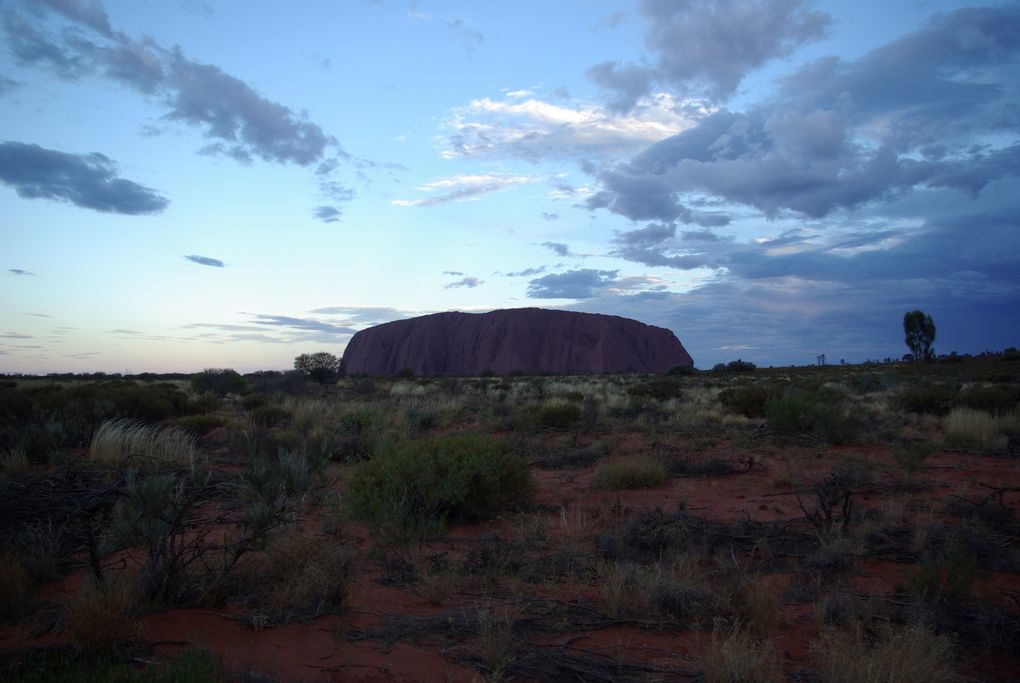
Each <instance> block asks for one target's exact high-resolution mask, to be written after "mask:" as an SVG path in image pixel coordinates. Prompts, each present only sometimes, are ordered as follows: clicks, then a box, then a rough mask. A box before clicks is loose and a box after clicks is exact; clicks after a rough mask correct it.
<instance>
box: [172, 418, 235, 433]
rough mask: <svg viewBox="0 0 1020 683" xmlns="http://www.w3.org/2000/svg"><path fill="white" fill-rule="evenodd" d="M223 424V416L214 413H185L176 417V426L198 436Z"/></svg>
mask: <svg viewBox="0 0 1020 683" xmlns="http://www.w3.org/2000/svg"><path fill="white" fill-rule="evenodd" d="M224 424H225V422H224V420H223V418H221V417H217V416H216V415H187V416H185V417H181V418H178V419H177V426H178V427H180V428H181V429H183V430H184V431H186V432H189V433H191V434H194V435H195V436H200V437H201V436H205V435H206V434H208V433H209V432H211V431H212V430H214V429H216V428H217V427H222V426H223V425H224Z"/></svg>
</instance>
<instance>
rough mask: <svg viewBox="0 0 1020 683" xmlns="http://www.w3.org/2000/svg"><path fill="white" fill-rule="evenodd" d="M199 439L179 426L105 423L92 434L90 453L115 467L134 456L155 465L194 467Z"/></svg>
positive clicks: (127, 422) (119, 420)
mask: <svg viewBox="0 0 1020 683" xmlns="http://www.w3.org/2000/svg"><path fill="white" fill-rule="evenodd" d="M197 451H198V446H197V440H196V438H195V436H194V434H189V433H188V432H186V431H184V430H183V429H179V428H177V427H157V426H154V425H147V424H145V423H144V422H141V421H139V420H130V419H123V418H121V419H116V420H106V421H105V422H103V423H102V424H101V425H99V428H98V429H97V430H96V431H95V433H94V434H93V435H92V444H91V446H90V447H89V452H90V453H91V454H92V457H93V459H95V460H97V461H98V462H101V463H103V464H106V465H115V464H119V463H122V462H124V461H125V460H127V459H128V458H131V457H140V458H145V459H149V460H150V461H152V463H153V464H157V465H158V464H160V463H173V464H177V465H188V466H191V467H193V466H194V464H195V461H196V460H197Z"/></svg>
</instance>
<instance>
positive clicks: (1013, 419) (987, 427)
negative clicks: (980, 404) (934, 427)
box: [942, 408, 1020, 450]
mask: <svg viewBox="0 0 1020 683" xmlns="http://www.w3.org/2000/svg"><path fill="white" fill-rule="evenodd" d="M942 429H943V432H944V433H945V435H946V442H947V443H949V444H950V445H952V446H959V447H963V448H966V447H976V448H982V449H987V450H997V449H1001V448H1004V447H1005V446H1006V444H1007V442H1008V439H1009V435H1010V434H1017V433H1020V416H1018V414H1017V413H1011V414H1008V415H1001V416H996V415H990V414H988V413H986V412H983V411H980V410H974V409H973V408H954V409H953V411H952V412H951V413H949V415H947V416H946V418H945V420H944V421H943V423H942Z"/></svg>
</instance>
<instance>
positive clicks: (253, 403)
mask: <svg viewBox="0 0 1020 683" xmlns="http://www.w3.org/2000/svg"><path fill="white" fill-rule="evenodd" d="M266 403H268V401H267V400H266V397H265V396H262V395H260V394H248V395H247V396H243V397H242V398H241V407H242V408H244V409H245V410H254V409H255V408H259V407H261V406H264V405H266Z"/></svg>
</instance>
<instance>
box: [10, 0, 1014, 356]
mask: <svg viewBox="0 0 1020 683" xmlns="http://www.w3.org/2000/svg"><path fill="white" fill-rule="evenodd" d="M1018 172H1020V3H1018V2H990V3H983V4H978V3H973V2H954V1H950V0H945V1H937V0H903V1H902V2H877V1H874V2H872V1H857V2H845V1H836V0H831V1H828V2H825V1H822V0H819V1H817V2H811V1H809V0H632V1H623V0H558V1H557V2H554V3H550V2H545V1H542V2H539V1H537V0H521V1H519V2H514V3H495V2H472V1H468V0H462V1H459V2H458V1H454V0H450V1H439V0H435V1H430V0H411V1H410V2H408V1H407V0H379V1H374V2H373V1H369V0H344V1H342V2H332V1H329V2H327V1H322V2H315V1H312V0H307V1H303V2H295V3H278V2H268V1H249V0H223V1H213V0H183V1H176V0H175V1H170V0H167V1H165V2H137V0H117V1H115V0H104V1H102V2H100V1H99V0H24V1H19V0H0V283H2V284H0V372H7V373H46V372H94V371H104V372H192V371H197V370H201V369H203V368H219V367H229V368H234V369H237V370H239V371H242V372H248V371H253V370H259V369H287V368H289V367H291V366H292V364H293V359H294V357H295V356H297V355H299V354H301V353H307V352H315V351H329V352H332V353H335V354H338V355H339V354H340V353H342V352H343V349H344V347H345V345H346V343H347V341H348V340H349V339H350V337H351V335H352V334H354V333H355V332H356V331H358V330H360V329H363V328H365V327H368V326H371V325H375V324H379V323H382V322H386V321H390V320H396V319H401V318H407V317H411V316H416V315H423V314H427V313H434V312H439V311H449V310H460V311H470V312H483V311H488V310H494V309H502V308H517V307H529V306H538V307H544V308H557V309H564V310H577V311H586V312H592V313H606V314H612V315H620V316H624V317H628V318H634V319H637V320H640V321H642V322H645V323H648V324H651V325H657V326H661V327H666V328H668V329H670V330H672V331H673V332H674V333H676V335H677V337H678V338H679V339H680V340H681V342H682V343H683V344H684V346H685V347H686V348H687V350H688V351H689V352H690V353H691V355H692V356H693V358H694V360H695V364H696V366H697V367H700V368H706V367H711V366H712V365H714V364H715V363H718V362H726V361H730V360H734V359H736V358H742V359H744V360H750V361H753V362H755V363H758V364H759V365H787V364H810V363H813V362H814V361H815V358H816V357H817V356H818V355H819V354H826V357H827V359H828V361H829V362H830V363H832V362H839V360H840V359H845V360H846V361H847V362H861V361H864V360H866V359H879V358H885V357H893V358H896V357H899V356H901V355H902V354H903V353H905V352H906V351H907V349H906V347H905V345H904V342H903V328H902V320H903V315H904V313H906V312H907V311H910V310H914V309H921V310H923V311H925V312H926V313H928V314H930V315H931V316H932V317H933V318H934V320H935V323H936V326H937V336H936V339H935V344H934V346H935V349H936V351H937V352H940V353H947V352H949V351H957V352H960V353H978V352H981V351H985V350H988V349H993V350H997V349H1002V348H1004V347H1007V346H1017V345H1020V180H1018V177H1017V176H1018Z"/></svg>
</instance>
